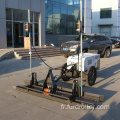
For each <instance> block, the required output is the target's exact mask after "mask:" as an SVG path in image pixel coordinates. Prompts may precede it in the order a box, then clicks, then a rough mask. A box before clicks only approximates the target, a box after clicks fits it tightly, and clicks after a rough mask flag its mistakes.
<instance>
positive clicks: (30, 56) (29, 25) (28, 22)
mask: <svg viewBox="0 0 120 120" xmlns="http://www.w3.org/2000/svg"><path fill="white" fill-rule="evenodd" d="M28 27H29V28H28V29H29V30H28V32H29V42H30V48H29V54H30V76H31V75H32V59H31V54H32V52H31V40H30V10H29V9H28Z"/></svg>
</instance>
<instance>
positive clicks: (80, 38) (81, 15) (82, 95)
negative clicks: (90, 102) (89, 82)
mask: <svg viewBox="0 0 120 120" xmlns="http://www.w3.org/2000/svg"><path fill="white" fill-rule="evenodd" d="M80 23H81V31H80V43H81V96H83V90H82V89H83V83H82V56H83V53H82V0H80Z"/></svg>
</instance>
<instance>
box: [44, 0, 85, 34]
mask: <svg viewBox="0 0 120 120" xmlns="http://www.w3.org/2000/svg"><path fill="white" fill-rule="evenodd" d="M82 1H83V4H84V0H82ZM83 7H84V6H83ZM45 11H46V12H45V17H46V21H45V22H46V33H47V34H57V35H76V34H78V32H77V31H76V22H77V21H78V20H79V19H80V0H45ZM83 14H84V8H83ZM83 17H84V16H83ZM83 21H84V18H83ZM83 23H84V22H83ZM83 26H84V24H83Z"/></svg>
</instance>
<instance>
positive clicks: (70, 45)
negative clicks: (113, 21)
mask: <svg viewBox="0 0 120 120" xmlns="http://www.w3.org/2000/svg"><path fill="white" fill-rule="evenodd" d="M82 38H83V39H82V40H83V42H82V45H83V52H84V53H85V52H88V50H97V51H98V54H100V55H102V56H104V57H107V58H108V57H109V56H110V54H111V52H112V45H111V39H110V38H108V37H107V36H105V35H99V34H83V37H82ZM60 51H61V53H62V54H63V55H64V57H68V56H70V55H75V54H78V52H79V51H80V37H77V38H76V39H74V40H73V41H68V42H65V43H63V44H62V45H61V47H60Z"/></svg>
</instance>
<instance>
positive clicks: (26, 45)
mask: <svg viewBox="0 0 120 120" xmlns="http://www.w3.org/2000/svg"><path fill="white" fill-rule="evenodd" d="M24 48H25V49H30V40H29V37H24Z"/></svg>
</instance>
